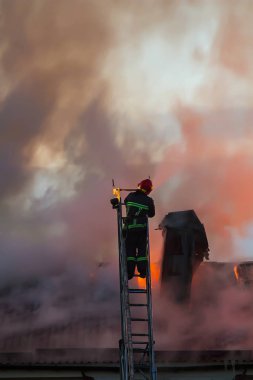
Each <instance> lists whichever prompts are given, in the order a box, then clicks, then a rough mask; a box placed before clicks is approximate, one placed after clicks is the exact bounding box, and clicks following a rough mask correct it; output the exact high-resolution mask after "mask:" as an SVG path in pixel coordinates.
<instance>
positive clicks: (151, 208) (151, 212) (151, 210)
mask: <svg viewBox="0 0 253 380" xmlns="http://www.w3.org/2000/svg"><path fill="white" fill-rule="evenodd" d="M153 216H155V204H154V201H153V199H152V198H150V205H149V208H148V217H149V218H153Z"/></svg>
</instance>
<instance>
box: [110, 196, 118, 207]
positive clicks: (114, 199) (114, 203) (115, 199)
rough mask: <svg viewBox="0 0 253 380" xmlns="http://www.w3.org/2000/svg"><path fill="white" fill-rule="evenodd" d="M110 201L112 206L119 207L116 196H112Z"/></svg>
mask: <svg viewBox="0 0 253 380" xmlns="http://www.w3.org/2000/svg"><path fill="white" fill-rule="evenodd" d="M110 202H111V205H112V208H118V207H119V200H118V198H112V199H111V200H110Z"/></svg>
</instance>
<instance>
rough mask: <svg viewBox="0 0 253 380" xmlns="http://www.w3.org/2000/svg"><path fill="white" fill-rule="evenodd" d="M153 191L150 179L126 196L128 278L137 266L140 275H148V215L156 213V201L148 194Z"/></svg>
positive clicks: (132, 274)
mask: <svg viewBox="0 0 253 380" xmlns="http://www.w3.org/2000/svg"><path fill="white" fill-rule="evenodd" d="M151 191H152V182H151V180H150V179H144V180H143V181H141V182H140V183H139V184H138V190H136V191H134V192H132V193H129V194H128V196H127V197H126V198H125V201H124V203H125V205H126V221H125V225H124V229H125V246H126V255H127V271H128V279H129V280H130V279H131V278H133V276H134V271H135V266H136V264H137V269H138V272H139V275H140V277H142V278H145V277H146V270H147V233H148V231H147V217H150V218H152V217H153V216H154V215H155V206H154V201H153V199H152V198H151V197H149V196H148V194H149V193H150V192H151Z"/></svg>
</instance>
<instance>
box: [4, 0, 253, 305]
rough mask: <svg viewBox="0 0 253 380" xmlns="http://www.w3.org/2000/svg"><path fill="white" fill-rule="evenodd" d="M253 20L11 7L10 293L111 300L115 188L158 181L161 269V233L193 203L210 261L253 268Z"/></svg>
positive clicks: (7, 90)
mask: <svg viewBox="0 0 253 380" xmlns="http://www.w3.org/2000/svg"><path fill="white" fill-rule="evenodd" d="M252 12H253V3H252V1H251V0H243V1H240V2H238V1H236V0H213V1H208V0H184V1H183V0H170V1H166V0H156V1H152V0H145V2H144V1H138V2H134V1H124V0H122V1H114V0H103V1H101V0H100V1H99V0H93V1H91V0H71V1H69V0H54V1H51V0H33V1H32V2H31V1H30V0H0V83H1V86H0V129H1V133H0V210H1V212H0V247H1V248H0V250H1V254H0V286H1V287H6V286H9V285H10V284H17V283H20V282H22V281H28V280H33V279H41V281H42V282H43V281H45V282H47V281H48V282H50V281H51V282H52V280H49V278H51V279H52V278H53V277H54V276H59V278H61V279H62V278H65V279H66V278H67V279H69V280H68V281H69V282H72V283H73V281H72V280H70V279H75V281H77V283H76V284H75V286H76V287H78V286H79V284H80V283H81V284H83V283H85V284H86V283H88V284H94V283H96V286H95V285H94V286H95V288H94V289H96V290H94V291H95V294H96V295H97V297H98V299H100V298H101V297H102V298H103V297H104V295H103V296H101V288H102V289H110V290H112V291H113V289H114V288H115V286H117V285H115V284H117V281H118V252H117V231H116V215H115V212H114V210H112V209H111V207H110V202H109V200H110V198H111V196H112V192H111V191H112V178H113V179H114V181H115V184H116V185H117V186H120V187H136V185H137V184H138V182H139V181H140V180H142V179H144V178H147V177H148V176H150V177H151V179H152V181H153V184H154V191H153V192H152V193H151V195H152V197H153V199H154V201H155V205H156V216H155V217H154V218H153V220H152V221H151V224H150V228H151V258H152V260H153V262H155V263H157V265H159V263H160V260H161V245H162V236H161V234H160V232H159V231H155V230H154V229H155V228H156V227H157V226H158V224H159V223H160V221H161V220H162V218H163V217H164V216H165V215H166V214H167V213H168V212H170V211H180V210H187V209H194V210H195V212H196V213H197V215H198V216H199V218H200V220H201V221H202V223H203V224H204V226H205V229H206V232H207V237H208V240H209V246H210V259H211V260H214V261H242V260H252V259H253V250H252V249H253V202H252V193H253V181H252V178H253V153H252V152H253V139H252V137H253V127H252V125H251V123H252V114H253V110H252V105H253V86H252V84H253V58H252V57H253V54H252V49H253V45H252V41H253V28H252V20H251V18H252V17H251V15H252ZM64 276H65V277H64ZM45 279H48V280H45ZM77 279H78V280H77ZM79 280H80V281H79ZM68 281H66V282H67V283H69V282H68ZM43 283H44V282H43Z"/></svg>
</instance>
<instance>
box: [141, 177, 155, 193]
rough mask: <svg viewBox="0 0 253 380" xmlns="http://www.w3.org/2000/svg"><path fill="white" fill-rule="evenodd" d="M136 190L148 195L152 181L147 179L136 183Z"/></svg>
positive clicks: (151, 187)
mask: <svg viewBox="0 0 253 380" xmlns="http://www.w3.org/2000/svg"><path fill="white" fill-rule="evenodd" d="M138 188H139V189H141V190H142V191H143V192H144V193H146V194H149V193H151V191H152V190H153V184H152V181H151V180H150V179H149V178H147V179H144V180H143V181H141V182H140V183H138Z"/></svg>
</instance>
